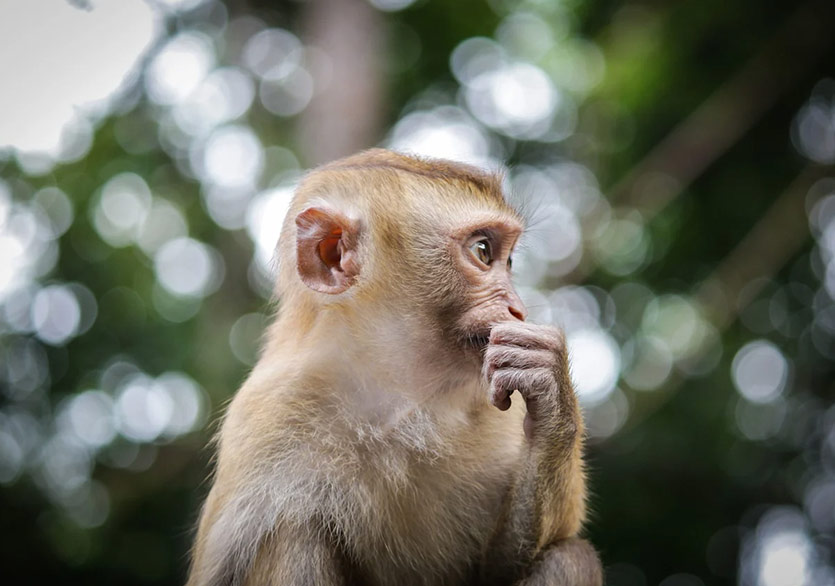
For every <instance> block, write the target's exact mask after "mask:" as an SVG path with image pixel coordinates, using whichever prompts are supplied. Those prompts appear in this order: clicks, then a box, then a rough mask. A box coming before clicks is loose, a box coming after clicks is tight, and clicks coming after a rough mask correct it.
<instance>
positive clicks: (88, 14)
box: [0, 0, 160, 159]
mask: <svg viewBox="0 0 835 586" xmlns="http://www.w3.org/2000/svg"><path fill="white" fill-rule="evenodd" d="M91 4H92V9H91V10H83V9H79V8H76V7H75V6H73V5H72V4H70V3H69V2H67V1H66V0H26V1H25V2H21V1H15V2H2V3H0V38H1V39H3V47H4V49H3V51H0V86H2V87H3V91H2V92H0V149H2V148H5V147H12V148H15V149H17V150H19V151H22V152H34V153H46V154H47V155H48V156H49V157H50V158H53V159H56V158H57V159H60V158H62V156H64V154H65V153H64V151H67V150H70V151H72V150H73V143H74V142H75V141H74V137H73V136H72V133H73V131H72V129H73V128H74V127H75V128H78V127H83V126H85V124H86V123H87V116H88V115H89V114H92V113H98V114H101V113H102V111H105V110H106V109H107V104H106V100H107V99H108V98H109V97H110V96H111V95H113V93H114V92H116V91H117V90H118V89H119V88H120V87H121V86H122V84H123V83H124V82H125V80H126V78H128V77H129V75H130V74H131V72H132V71H133V70H134V68H135V67H136V65H137V63H138V62H139V60H140V58H141V57H142V56H143V54H144V53H145V52H146V51H147V50H148V49H149V48H150V47H151V45H152V44H153V42H154V41H155V39H156V37H157V35H158V34H159V31H160V27H159V22H158V19H157V16H156V14H155V13H154V10H153V8H152V6H151V5H150V4H149V3H147V2H145V1H143V0H99V1H93V2H91ZM68 134H69V135H70V136H68ZM70 154H71V155H72V156H76V155H77V153H70Z"/></svg>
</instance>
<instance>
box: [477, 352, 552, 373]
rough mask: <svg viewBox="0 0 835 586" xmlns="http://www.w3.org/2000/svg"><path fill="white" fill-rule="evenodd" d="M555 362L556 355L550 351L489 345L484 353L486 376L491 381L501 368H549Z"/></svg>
mask: <svg viewBox="0 0 835 586" xmlns="http://www.w3.org/2000/svg"><path fill="white" fill-rule="evenodd" d="M554 362H555V358H554V353H553V352H551V351H549V350H537V349H534V350H531V349H528V348H520V347H518V346H497V345H489V346H487V350H486V351H485V353H484V376H485V377H486V378H487V380H488V381H489V380H490V378H491V377H492V376H493V373H494V372H495V371H496V370H498V369H500V368H548V367H553V366H554Z"/></svg>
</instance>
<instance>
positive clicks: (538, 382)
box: [490, 368, 556, 408]
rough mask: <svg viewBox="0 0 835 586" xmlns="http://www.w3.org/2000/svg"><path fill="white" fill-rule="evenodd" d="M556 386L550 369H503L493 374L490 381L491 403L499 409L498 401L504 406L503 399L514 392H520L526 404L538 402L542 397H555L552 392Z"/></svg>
mask: <svg viewBox="0 0 835 586" xmlns="http://www.w3.org/2000/svg"><path fill="white" fill-rule="evenodd" d="M555 384H556V383H555V380H554V375H553V372H552V371H551V369H549V368H502V369H499V370H497V371H496V372H494V373H493V378H492V379H491V381H490V392H491V402H492V403H493V404H494V405H496V406H497V407H499V404H497V401H498V403H501V404H503V401H502V400H501V399H502V397H510V394H511V392H513V391H514V390H516V391H519V394H520V395H522V397H523V398H524V399H525V402H526V403H530V402H536V401H538V400H539V398H540V397H542V396H554V395H555V394H554V393H552V392H551V391H552V389H553V388H554V386H555ZM494 397H496V398H497V400H496V401H494V400H493V398H494ZM555 398H556V397H555ZM508 406H509V404H508ZM500 408H501V407H500Z"/></svg>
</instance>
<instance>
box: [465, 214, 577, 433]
mask: <svg viewBox="0 0 835 586" xmlns="http://www.w3.org/2000/svg"><path fill="white" fill-rule="evenodd" d="M484 230H485V229H484V228H482V229H481V231H480V232H478V233H475V234H472V235H471V236H469V237H466V238H459V239H458V241H459V242H461V244H462V246H461V248H460V251H461V253H462V257H463V260H464V261H465V262H462V263H461V265H462V272H463V273H464V274H465V275H467V276H468V278H469V279H470V282H471V285H472V290H473V293H474V296H475V297H478V298H481V300H482V301H481V303H480V304H479V305H480V307H478V306H477V308H474V309H473V310H471V312H469V314H468V315H467V321H469V322H470V323H474V322H475V323H477V322H479V321H485V322H487V323H490V338H489V342H488V344H487V347H486V349H485V351H484V356H483V363H482V372H483V374H484V377H485V379H486V380H487V382H488V383H489V385H490V395H489V398H490V402H491V403H492V404H493V405H495V406H496V407H497V408H498V409H501V410H502V411H505V410H507V409H509V408H510V404H511V399H510V396H511V395H512V394H513V392H514V391H519V394H521V395H522V398H523V399H524V400H525V406H526V407H527V411H528V413H527V415H526V416H525V423H524V428H525V435H526V436H527V437H528V438H532V437H533V436H534V434H535V428H536V427H538V425H537V423H538V422H540V421H548V420H550V419H552V418H553V417H554V416H555V415H556V413H557V410H558V405H559V402H560V401H559V394H560V393H559V392H560V388H559V382H558V381H560V380H567V377H566V376H565V375H566V374H567V373H566V372H565V369H566V368H567V364H568V361H567V357H566V351H565V340H564V336H563V333H562V332H561V331H560V330H559V329H558V328H554V327H551V326H543V325H536V324H528V323H524V322H525V318H526V317H527V311H526V309H525V306H524V305H523V304H522V300H521V299H519V296H518V295H517V293H516V291H514V289H513V285H512V284H511V276H510V267H509V266H508V265H509V263H508V259H509V257H510V253H511V251H512V250H513V247H514V245H515V244H516V241H517V240H518V238H519V235H520V234H521V228H520V227H519V226H516V225H513V224H504V223H496V224H493V225H492V226H490V227H489V230H490V232H491V233H492V234H493V235H494V238H492V239H491V241H492V242H493V243H494V248H493V252H494V253H495V257H494V260H493V261H492V263H491V264H489V265H487V264H484V263H483V262H481V261H480V260H479V259H478V258H477V256H476V255H474V254H473V252H472V251H471V250H470V246H471V245H472V243H474V242H477V241H478V240H479V239H483V238H484Z"/></svg>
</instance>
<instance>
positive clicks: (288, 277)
mask: <svg viewBox="0 0 835 586" xmlns="http://www.w3.org/2000/svg"><path fill="white" fill-rule="evenodd" d="M523 229H524V218H523V217H522V215H521V214H520V213H519V212H518V211H516V210H515V209H514V208H513V207H512V206H511V205H510V204H509V203H508V201H507V198H506V197H505V194H504V191H503V188H502V178H501V176H500V175H498V174H494V173H491V172H488V171H484V170H481V169H479V168H476V167H472V166H468V165H465V164H463V163H455V162H450V161H445V160H438V159H426V158H417V157H414V156H411V155H406V154H400V153H395V152H391V151H387V150H383V149H372V150H370V151H365V152H362V153H360V154H357V155H353V156H350V157H347V158H344V159H341V160H338V161H336V162H333V163H329V164H327V165H324V166H322V167H320V168H318V169H316V170H314V171H312V172H310V173H309V174H307V175H306V176H305V177H304V178H303V180H302V181H301V182H300V184H299V186H298V187H297V189H296V191H295V193H294V196H293V198H292V201H291V204H290V206H289V209H288V212H287V214H286V216H285V219H284V221H283V224H282V226H281V232H280V236H279V240H278V244H277V247H276V262H277V267H276V274H277V277H276V284H275V291H274V293H275V297H276V298H277V299H278V306H277V309H276V313H275V317H274V319H273V321H272V323H271V324H270V325H269V326H268V327H267V329H266V331H265V335H264V339H263V341H262V348H261V351H260V355H259V358H258V360H257V362H256V365H255V366H254V367H253V369H252V370H251V372H250V373H249V375H248V377H247V378H246V380H245V381H244V383H243V385H242V387H241V388H240V389H239V391H238V392H237V393H236V395H235V396H234V398H233V400H232V401H231V402H230V404H229V406H228V408H227V410H226V413H225V415H224V418H223V422H222V425H221V429H220V432H219V434H218V438H217V440H216V441H217V453H216V462H215V470H214V477H213V483H212V486H211V489H210V491H209V493H208V496H207V498H206V500H205V503H204V505H203V508H202V511H201V514H200V520H199V522H198V528H197V534H196V537H195V540H194V546H193V549H192V561H191V567H190V571H189V577H188V585H189V586H220V585H235V586H239V585H245V586H256V585H258V586H262V585H270V586H284V585H287V586H294V585H317V586H337V585H345V586H348V585H362V586H377V585H389V584H394V585H398V586H412V585H415V586H435V585H438V586H440V585H444V586H447V585H448V586H452V585H472V586H475V585H480V586H509V585H511V584H520V585H525V586H540V585H541V586H545V585H554V586H600V585H601V584H602V566H601V562H600V559H599V556H598V554H597V552H596V551H595V549H594V548H593V546H592V545H591V544H590V543H589V542H588V541H587V540H586V539H584V538H583V537H581V535H580V534H581V531H582V528H583V523H584V522H585V518H586V473H585V467H584V461H583V434H584V429H583V420H582V415H581V411H580V408H579V406H578V402H577V398H576V395H575V393H574V390H573V387H572V383H571V378H570V375H569V370H568V369H569V366H568V358H567V353H566V345H565V339H564V336H563V334H562V332H561V331H560V330H559V329H557V328H555V327H552V326H547V325H536V324H532V323H529V322H527V321H526V318H527V310H526V308H525V306H524V304H523V303H522V301H521V299H520V298H519V296H518V294H517V293H516V291H515V289H514V287H513V284H512V282H511V267H512V252H513V250H514V247H515V245H516V243H517V241H518V239H519V237H520V235H521V234H522V232H523ZM514 393H518V395H517V396H518V397H521V400H513V395H514Z"/></svg>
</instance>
